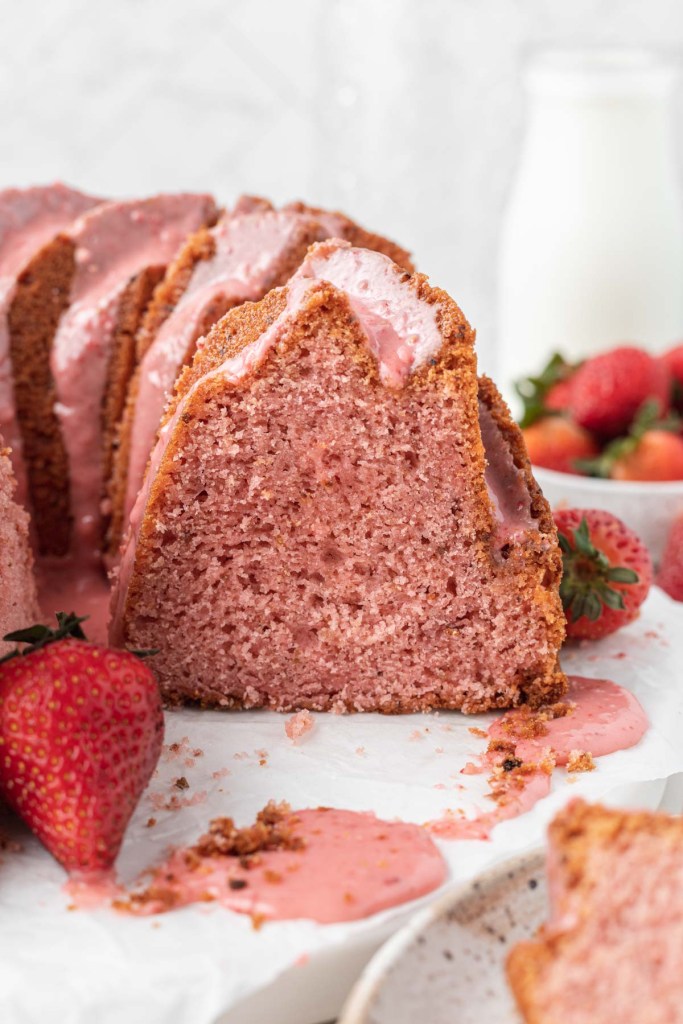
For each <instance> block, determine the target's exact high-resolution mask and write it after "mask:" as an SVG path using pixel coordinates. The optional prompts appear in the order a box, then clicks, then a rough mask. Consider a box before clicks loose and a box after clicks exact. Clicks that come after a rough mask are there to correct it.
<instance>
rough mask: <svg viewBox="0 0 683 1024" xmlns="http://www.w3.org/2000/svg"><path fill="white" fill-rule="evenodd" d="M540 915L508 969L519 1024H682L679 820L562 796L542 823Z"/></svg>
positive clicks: (682, 837) (682, 835) (682, 838)
mask: <svg viewBox="0 0 683 1024" xmlns="http://www.w3.org/2000/svg"><path fill="white" fill-rule="evenodd" d="M548 840H549V854H548V881H549V885H550V920H549V921H548V923H547V924H546V925H544V927H543V928H542V929H541V933H540V935H539V937H538V939H536V940H535V941H532V942H524V943H521V944H520V945H518V946H516V947H515V948H514V949H513V951H512V953H511V954H510V957H509V959H508V977H509V980H510V984H511V987H512V990H513V992H514V994H515V997H516V1000H517V1003H518V1005H519V1009H520V1011H521V1013H522V1015H523V1018H524V1020H525V1021H527V1022H528V1024H613V1022H617V1021H618V1022H622V1021H623V1022H625V1024H626V1022H633V1024H682V1022H683V975H682V974H681V964H682V963H683V857H682V856H681V852H682V851H683V819H681V818H673V817H668V816H667V815H664V814H652V813H649V812H644V811H615V810H608V809H607V808H604V807H600V806H591V805H589V804H586V803H584V802H583V801H582V800H574V801H572V802H571V803H570V804H569V805H568V806H567V807H566V808H565V809H564V810H563V811H562V812H561V813H560V814H559V815H558V816H557V817H556V818H555V820H554V821H553V823H552V824H551V826H550V830H549V835H548Z"/></svg>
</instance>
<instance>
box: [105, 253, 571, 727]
mask: <svg viewBox="0 0 683 1024" xmlns="http://www.w3.org/2000/svg"><path fill="white" fill-rule="evenodd" d="M473 343H474V336H473V332H472V331H471V329H470V327H469V324H468V323H467V321H466V320H465V317H464V316H463V314H462V313H461V311H460V309H459V308H458V307H457V305H456V304H455V302H453V300H452V299H451V298H449V296H448V295H446V293H445V292H443V291H440V290H439V289H436V288H433V287H431V286H430V285H429V283H428V281H427V279H426V278H425V277H424V276H422V275H420V274H414V275H411V274H410V273H408V272H406V271H404V270H403V269H402V268H401V267H399V266H397V265H396V264H395V263H393V262H392V261H391V260H390V259H388V258H387V257H386V256H384V255H381V254H379V253H376V252H371V251H369V250H367V249H359V248H354V247H351V246H350V245H348V244H347V243H344V242H323V243H320V244H318V245H315V246H313V248H312V249H311V251H310V253H309V255H308V256H307V258H306V260H305V261H304V263H303V265H302V267H301V268H300V270H299V271H298V272H297V274H296V275H295V276H294V277H293V278H292V280H291V281H290V282H289V284H288V285H287V286H286V287H284V288H279V289H275V290H273V291H272V292H270V293H269V294H268V295H267V296H266V297H265V298H264V299H263V300H262V301H261V302H259V303H256V304H252V303H247V304H245V305H244V306H241V307H239V308H237V309H234V310H232V311H231V312H229V313H228V314H227V315H226V316H225V317H224V318H223V319H222V320H220V321H219V323H218V324H217V325H216V326H215V327H214V328H213V329H212V330H211V332H210V333H209V334H208V336H207V337H206V339H205V340H204V342H203V343H202V345H201V346H200V348H199V349H198V352H197V354H196V356H195V358H194V361H193V363H192V366H191V367H190V368H188V369H186V370H185V372H184V374H183V375H182V376H181V378H180V380H179V383H178V385H177V389H176V395H175V397H174V400H173V402H172V403H171V405H170V406H169V410H168V414H167V419H166V422H165V424H164V426H163V428H162V430H161V433H160V438H159V441H158V442H157V445H156V447H155V449H154V452H153V454H152V458H151V462H150V468H149V471H148V473H147V477H146V481H145V486H144V488H143V490H142V491H141V493H140V495H139V497H138V501H137V503H136V507H135V509H134V510H133V515H132V525H131V531H130V533H129V537H128V541H127V544H126V547H125V551H124V554H123V559H122V563H121V568H120V572H119V575H118V580H117V585H116V589H115V593H114V598H113V602H114V603H113V608H114V616H113V623H112V639H113V641H114V642H115V643H118V644H125V645H127V646H130V647H157V648H160V653H159V654H158V655H157V656H156V657H155V672H156V674H157V676H158V678H159V679H160V680H161V683H162V686H163V689H164V692H165V694H166V697H167V698H169V699H171V700H177V701H182V700H197V701H200V702H202V703H203V704H207V705H211V704H218V705H224V706H240V707H255V706H268V707H271V708H276V709H279V710H289V709H294V708H309V709H319V710H327V709H337V710H367V711H371V710H377V711H384V712H403V711H417V710H421V709H425V708H433V707H445V708H462V709H463V710H465V711H481V710H484V709H487V708H493V707H507V706H510V705H512V704H515V703H518V702H520V701H522V700H528V701H531V702H540V701H548V700H552V699H555V698H556V697H558V696H559V695H560V694H561V693H562V692H563V688H564V685H565V680H564V676H563V675H562V673H561V671H560V670H559V668H558V662H557V654H558V650H559V647H560V644H561V642H562V638H563V635H564V617H563V613H562V607H561V604H560V600H559V596H558V585H559V578H560V571H561V559H560V554H559V548H558V545H557V538H556V534H555V529H554V525H553V521H552V516H551V514H550V510H549V508H548V505H547V503H546V502H545V500H544V499H543V497H542V495H541V494H540V491H539V489H538V487H537V486H536V484H535V483H534V481H533V477H532V475H531V472H530V468H529V464H528V460H527V457H526V453H525V449H524V445H523V442H522V439H521V435H520V433H519V431H518V430H517V428H516V427H515V426H514V424H513V423H512V421H511V420H510V417H509V414H508V411H507V409H506V408H505V406H504V404H503V403H502V401H501V399H500V397H499V395H498V393H497V391H496V389H495V387H494V386H493V384H491V383H490V382H489V381H486V380H483V381H481V382H479V383H478V381H477V376H476V362H475V356H474V349H473ZM522 627H523V628H522Z"/></svg>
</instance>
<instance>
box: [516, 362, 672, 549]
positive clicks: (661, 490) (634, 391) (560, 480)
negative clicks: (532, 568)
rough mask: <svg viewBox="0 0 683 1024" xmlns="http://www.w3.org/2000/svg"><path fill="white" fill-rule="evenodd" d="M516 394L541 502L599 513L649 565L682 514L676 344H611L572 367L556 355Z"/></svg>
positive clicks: (519, 387)
mask: <svg viewBox="0 0 683 1024" xmlns="http://www.w3.org/2000/svg"><path fill="white" fill-rule="evenodd" d="M517 392H518V394H519V396H520V398H521V399H522V402H523V404H524V411H523V414H522V417H521V419H520V426H521V427H522V431H523V433H524V438H525V441H526V445H527V449H528V452H529V457H530V459H531V462H532V464H533V466H534V473H535V476H536V479H537V481H538V483H539V484H540V486H541V488H542V490H543V492H544V494H545V496H546V498H547V499H548V501H549V502H550V504H551V505H552V506H553V507H554V508H557V507H561V506H562V505H571V506H574V507H581V508H602V509H606V510H607V511H609V512H611V513H613V514H614V515H616V516H618V517H619V519H622V520H623V521H624V522H625V523H627V524H628V525H629V526H630V527H631V528H632V529H633V530H635V532H636V533H637V534H639V536H641V537H642V538H643V540H644V541H645V543H646V544H647V546H648V548H649V549H650V551H651V553H652V555H653V558H654V559H655V561H659V560H660V559H661V556H662V552H663V549H664V545H665V542H666V538H667V535H668V533H669V530H670V528H671V525H672V524H673V522H674V521H675V520H676V519H678V518H679V517H681V516H682V515H683V344H682V345H678V346H677V347H676V348H673V349H672V350H671V351H669V352H667V353H666V354H664V355H662V356H653V355H651V354H650V353H649V352H646V351H644V350H643V349H641V348H638V347H636V346H634V345H620V346H618V347H617V348H613V349H611V350H609V351H607V352H602V353H600V354H599V355H596V356H592V357H590V358H588V359H586V360H584V361H583V362H581V363H571V362H569V361H568V360H566V359H565V358H564V357H563V356H562V355H561V354H559V353H556V354H555V355H554V356H553V357H552V358H551V360H550V361H549V362H548V364H547V365H546V366H545V367H544V368H543V369H542V370H541V372H540V373H539V374H538V375H537V376H534V377H527V378H525V379H523V380H520V381H519V382H518V383H517Z"/></svg>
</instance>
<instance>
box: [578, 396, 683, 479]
mask: <svg viewBox="0 0 683 1024" xmlns="http://www.w3.org/2000/svg"><path fill="white" fill-rule="evenodd" d="M680 429H681V418H680V416H677V415H676V413H673V412H671V413H669V414H668V415H667V416H660V413H659V402H657V400H656V399H654V398H648V399H646V401H644V402H643V404H642V405H641V407H640V409H639V410H638V412H637V413H636V415H635V417H634V419H633V423H632V424H631V429H630V430H629V432H628V434H626V435H625V436H624V437H617V438H616V440H614V441H611V442H610V443H609V444H608V445H607V446H606V447H605V448H603V450H602V451H601V452H600V454H599V455H596V456H595V458H592V459H577V460H576V462H575V466H576V468H577V469H578V470H579V471H580V472H581V473H584V474H585V475H586V476H596V477H601V478H602V479H604V480H609V478H610V477H611V475H612V470H613V469H614V464H615V463H616V462H618V461H619V459H623V458H625V457H626V456H627V455H631V454H633V452H634V451H635V450H636V448H637V447H638V445H639V444H640V442H641V440H642V439H643V437H644V435H645V434H646V433H647V432H648V430H669V431H671V432H672V433H674V434H677V433H678V432H679V430H680Z"/></svg>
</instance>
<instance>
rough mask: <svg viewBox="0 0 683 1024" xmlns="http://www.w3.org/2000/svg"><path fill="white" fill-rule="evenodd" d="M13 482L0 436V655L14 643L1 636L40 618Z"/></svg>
mask: <svg viewBox="0 0 683 1024" xmlns="http://www.w3.org/2000/svg"><path fill="white" fill-rule="evenodd" d="M15 486H16V485H15V480H14V473H13V472H12V465H11V463H10V460H9V449H7V448H4V447H3V442H2V438H1V437H0V657H2V656H3V655H4V654H6V653H7V651H8V650H10V649H11V647H12V646H13V645H12V644H9V643H5V642H4V641H3V639H2V638H3V636H5V635H6V634H7V633H11V632H13V631H14V630H15V629H24V628H25V627H27V626H31V625H32V624H33V623H34V622H38V621H39V620H40V613H39V611H38V599H37V596H36V584H35V580H34V577H33V557H32V555H31V549H30V546H29V539H28V514H27V512H26V511H25V510H24V509H23V508H21V507H20V506H19V505H18V504H17V503H16V501H15V500H14V491H15Z"/></svg>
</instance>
